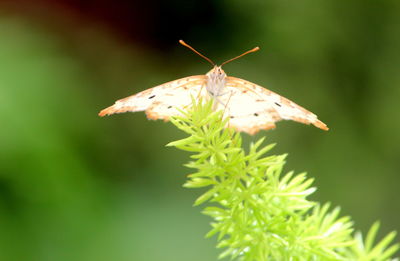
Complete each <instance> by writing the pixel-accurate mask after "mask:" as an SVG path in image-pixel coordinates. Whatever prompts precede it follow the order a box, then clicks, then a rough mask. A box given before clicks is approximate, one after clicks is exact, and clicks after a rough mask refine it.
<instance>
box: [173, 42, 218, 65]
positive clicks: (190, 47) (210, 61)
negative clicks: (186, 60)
mask: <svg viewBox="0 0 400 261" xmlns="http://www.w3.org/2000/svg"><path fill="white" fill-rule="evenodd" d="M179 43H180V44H181V45H183V46H185V47H187V48H189V49H190V50H192V51H193V52H195V53H197V54H198V55H199V56H201V57H203V58H204V59H206V60H207V61H208V62H209V63H211V64H212V65H213V66H215V63H214V62H213V61H212V60H211V59H210V58H208V57H205V56H204V55H202V54H201V53H199V52H198V51H196V49H194V48H193V47H192V46H190V45H188V44H187V43H185V42H184V41H183V40H179Z"/></svg>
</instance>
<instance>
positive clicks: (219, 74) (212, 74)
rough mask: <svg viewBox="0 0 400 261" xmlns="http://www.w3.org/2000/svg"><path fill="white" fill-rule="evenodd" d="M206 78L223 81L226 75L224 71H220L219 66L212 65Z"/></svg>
mask: <svg viewBox="0 0 400 261" xmlns="http://www.w3.org/2000/svg"><path fill="white" fill-rule="evenodd" d="M207 76H208V77H209V78H213V79H224V78H225V77H226V73H225V71H224V70H222V68H221V66H218V65H214V68H212V69H211V70H210V71H209V72H208V73H207Z"/></svg>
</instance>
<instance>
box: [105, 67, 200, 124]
mask: <svg viewBox="0 0 400 261" xmlns="http://www.w3.org/2000/svg"><path fill="white" fill-rule="evenodd" d="M206 82H207V80H206V76H205V75H195V76H189V77H185V78H181V79H178V80H175V81H171V82H167V83H164V84H161V85H159V86H156V87H153V88H150V89H147V90H144V91H142V92H139V93H137V94H134V95H132V96H129V97H126V98H123V99H121V100H118V101H116V102H115V104H114V105H112V106H110V107H108V108H106V109H104V110H102V111H101V112H100V113H99V116H101V117H103V116H105V115H111V114H115V113H123V112H136V111H146V115H147V117H148V118H149V119H153V120H156V119H163V120H168V119H169V117H171V116H175V115H179V111H178V110H177V108H178V109H181V110H182V109H185V107H186V106H188V105H190V104H191V103H192V100H191V95H193V97H197V96H198V95H200V91H201V90H202V86H204V85H205V84H206ZM203 89H205V88H203Z"/></svg>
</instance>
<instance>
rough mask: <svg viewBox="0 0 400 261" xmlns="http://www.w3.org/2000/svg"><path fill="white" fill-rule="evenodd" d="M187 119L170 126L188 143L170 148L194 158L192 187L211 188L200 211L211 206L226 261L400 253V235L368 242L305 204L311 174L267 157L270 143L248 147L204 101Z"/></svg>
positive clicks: (328, 212) (324, 209)
mask: <svg viewBox="0 0 400 261" xmlns="http://www.w3.org/2000/svg"><path fill="white" fill-rule="evenodd" d="M193 103H194V104H195V105H194V106H193V108H192V109H191V110H189V111H187V112H182V113H183V114H184V116H183V117H175V118H173V119H172V122H173V124H175V125H176V126H177V127H178V128H179V129H181V130H182V131H184V132H185V133H187V134H189V137H187V138H184V139H182V140H178V141H174V142H171V143H169V144H168V146H175V147H176V148H178V149H181V150H185V151H189V152H192V153H194V154H193V155H191V158H192V160H191V161H190V162H189V163H188V164H186V167H188V168H191V169H194V170H195V172H194V173H192V174H190V175H189V176H188V180H187V182H186V183H185V184H184V186H185V187H187V188H201V187H207V188H208V190H207V191H206V192H205V193H204V194H202V195H201V196H200V197H199V198H197V200H196V201H195V203H194V204H195V205H200V204H203V203H206V202H209V203H210V205H209V206H207V207H205V208H204V210H203V213H204V214H205V215H208V216H211V217H212V218H213V223H212V227H213V228H212V230H211V231H210V232H209V233H208V234H207V236H208V237H209V236H212V235H215V234H218V241H219V243H218V245H217V247H218V248H225V250H224V251H223V252H222V253H221V255H220V258H223V257H226V256H231V257H232V258H234V259H235V258H237V259H238V260H246V261H250V260H257V261H263V260H365V261H366V260H389V259H390V257H391V256H392V255H393V254H394V253H395V252H396V251H397V250H398V249H399V244H392V245H391V246H390V244H391V243H392V241H393V239H394V237H395V234H396V233H395V232H391V233H390V234H388V235H387V236H386V237H385V238H384V239H383V240H381V241H380V242H379V243H377V244H375V245H374V244H373V242H374V240H375V237H376V233H377V231H378V228H379V224H378V223H375V224H374V225H373V226H372V228H371V229H370V231H369V233H368V234H367V237H366V239H365V240H363V239H362V236H361V234H360V233H357V234H356V235H355V236H353V223H352V221H351V219H350V217H348V216H345V217H340V216H339V208H334V209H331V208H330V205H329V204H324V205H320V204H319V203H317V202H313V201H310V200H308V199H307V197H308V196H309V195H310V194H312V193H313V192H314V191H315V188H314V187H311V184H312V182H313V179H310V178H307V177H306V174H305V173H301V174H297V175H295V174H294V173H293V172H289V173H287V174H283V173H282V168H283V166H284V164H285V157H286V155H270V156H264V155H265V154H266V153H267V152H269V151H270V150H271V149H272V148H273V146H274V145H268V146H265V147H262V143H263V141H264V138H262V139H260V140H258V141H257V142H255V143H253V144H251V146H250V150H249V152H248V153H245V151H244V150H243V148H242V139H241V135H240V134H239V133H236V132H234V131H233V130H231V129H229V128H224V127H225V126H226V124H227V121H226V120H221V119H222V114H223V112H213V110H212V102H207V103H202V102H201V101H200V102H198V103H197V104H196V103H195V102H193Z"/></svg>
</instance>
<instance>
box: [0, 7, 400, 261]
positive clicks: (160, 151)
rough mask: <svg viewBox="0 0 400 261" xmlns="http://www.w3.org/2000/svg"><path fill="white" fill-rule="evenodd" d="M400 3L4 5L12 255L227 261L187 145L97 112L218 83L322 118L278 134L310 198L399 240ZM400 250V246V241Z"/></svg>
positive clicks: (162, 131) (0, 139) (1, 87)
mask: <svg viewBox="0 0 400 261" xmlns="http://www.w3.org/2000/svg"><path fill="white" fill-rule="evenodd" d="M399 14H400V2H399V1H397V0H380V1H374V0H349V1H344V0H343V1H338V0H324V1H313V0H298V1H288V0H274V1H273V0H268V1H257V0H248V1H242V0H231V1H212V0H201V1H200V0H197V1H178V0H168V1H164V0H159V1H111V0H92V1H87V0H86V1H79V0H59V1H50V0H48V1H45V0H42V1H38V0H37V1H28V0H26V1H20V0H14V1H0V120H1V123H0V260H6V261H9V260H10V261H14V260H15V261H20V260H30V261H47V260H49V261H50V260H57V261H63V260H65V261H66V260H76V261H79V260H85V261H88V260H96V261H103V260H104V261H106V260H114V261H128V260H135V261H152V260H174V261H180V260H182V261H183V260H192V261H197V260H216V256H217V254H218V253H219V250H217V249H215V242H216V240H215V238H212V239H204V238H203V236H204V235H205V234H206V232H207V231H208V230H209V228H210V227H209V222H210V219H209V218H208V217H205V216H202V215H201V214H200V210H201V208H199V207H197V208H193V207H192V203H193V201H194V199H195V198H196V197H197V196H198V195H199V194H200V193H201V191H196V190H188V189H184V188H182V186H181V185H182V184H183V183H184V181H185V175H186V174H188V173H189V171H190V170H188V169H185V168H184V167H183V166H182V164H183V163H185V162H186V161H188V159H189V158H188V156H189V154H187V153H184V152H180V151H177V150H175V149H173V148H166V147H165V144H167V143H168V142H170V141H173V140H176V139H179V138H182V137H184V135H183V133H181V132H180V131H178V130H177V129H176V128H175V127H174V126H173V125H172V124H170V123H163V122H155V121H148V120H147V119H146V118H145V116H144V114H143V113H136V114H123V115H116V116H112V117H107V118H99V117H98V116H97V113H98V112H99V110H100V109H103V108H105V107H107V106H109V105H111V104H113V103H114V101H115V100H116V99H119V98H122V97H125V96H128V95H131V94H133V93H135V92H138V91H141V90H143V89H146V88H149V87H152V86H155V85H158V84H160V83H163V82H166V81H170V80H173V79H176V78H180V77H184V76H188V75H194V74H202V73H206V72H207V71H208V70H209V69H211V68H210V66H209V64H207V63H206V62H205V61H204V60H202V59H201V58H200V57H197V56H196V55H195V54H194V53H192V52H190V51H189V50H188V49H186V48H184V47H182V46H180V45H178V43H177V41H178V40H179V39H184V40H185V41H186V42H188V43H189V44H191V45H192V46H194V47H195V48H197V49H198V50H200V51H201V52H203V53H204V54H205V55H207V56H209V57H210V58H211V59H213V60H215V61H217V62H218V63H221V62H222V61H224V60H226V59H229V58H232V57H233V56H236V55H238V54H240V53H242V52H243V51H245V50H248V49H250V48H253V47H254V46H260V47H261V50H260V51H259V52H258V53H255V54H251V55H248V56H246V57H245V58H242V59H240V60H237V61H235V62H233V63H230V64H228V65H226V66H225V68H224V69H225V71H226V72H227V73H228V74H229V75H233V76H236V77H240V78H244V79H247V80H250V81H252V82H255V83H258V84H261V85H263V86H265V87H267V88H269V89H271V90H273V91H276V92H278V93H280V94H281V95H284V96H286V97H288V98H289V99H292V100H294V101H296V102H297V103H299V104H300V105H303V106H304V107H306V108H308V109H310V110H311V111H313V112H315V113H316V114H318V115H319V118H320V119H322V120H323V121H324V122H326V123H327V124H328V126H329V127H330V128H331V130H330V131H329V132H323V131H321V130H319V129H316V128H313V127H309V126H305V125H301V124H297V123H293V122H282V123H279V124H278V128H277V129H276V130H273V131H268V132H262V133H260V134H258V135H257V136H256V137H249V136H247V135H244V137H245V139H246V142H251V141H253V140H255V139H256V138H258V137H262V136H267V141H268V142H276V143H278V146H277V147H276V148H275V149H274V153H277V154H281V153H289V157H288V163H287V165H286V171H289V170H295V171H296V172H303V171H307V172H308V173H309V176H310V177H313V178H315V185H316V186H317V187H318V190H317V192H316V193H315V194H314V195H313V197H312V199H314V200H317V201H320V202H332V204H333V205H334V206H337V205H339V206H341V208H342V214H343V215H351V216H352V218H353V219H354V221H355V228H356V229H358V230H361V231H363V232H364V233H365V232H366V231H367V230H368V228H369V227H370V225H371V224H372V223H373V222H374V221H375V220H380V221H381V222H382V230H381V233H380V236H383V235H384V234H386V233H388V232H389V231H391V230H400V222H399V220H400V203H399V201H400V192H399V184H400V158H399V155H400V118H399V110H400V73H399V69H400V52H399V47H400V15H399ZM396 240H397V241H399V238H398V237H397V239H396Z"/></svg>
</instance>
